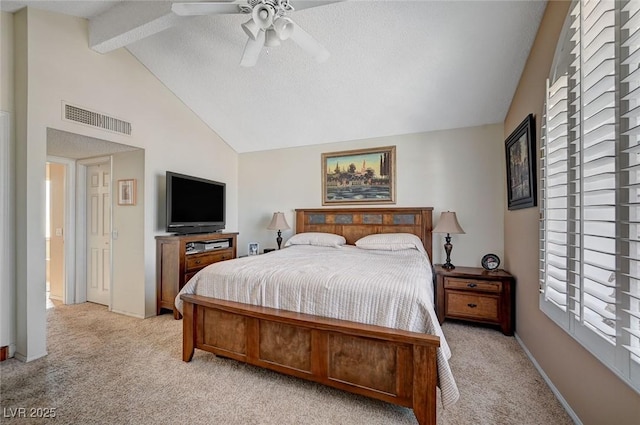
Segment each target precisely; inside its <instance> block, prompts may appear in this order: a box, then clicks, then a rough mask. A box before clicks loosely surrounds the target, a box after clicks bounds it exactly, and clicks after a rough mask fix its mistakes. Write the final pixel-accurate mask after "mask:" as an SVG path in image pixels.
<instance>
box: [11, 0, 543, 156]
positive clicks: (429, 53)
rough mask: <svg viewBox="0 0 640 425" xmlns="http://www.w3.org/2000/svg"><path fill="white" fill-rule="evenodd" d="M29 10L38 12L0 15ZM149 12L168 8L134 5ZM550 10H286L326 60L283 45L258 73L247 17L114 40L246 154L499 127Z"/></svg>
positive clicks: (497, 5)
mask: <svg viewBox="0 0 640 425" xmlns="http://www.w3.org/2000/svg"><path fill="white" fill-rule="evenodd" d="M24 3H30V5H31V6H33V7H41V6H42V5H41V4H32V3H40V2H6V1H3V2H2V6H1V7H2V10H10V9H9V8H10V7H13V8H15V7H16V6H17V5H19V4H24ZM44 3H46V5H45V6H46V7H47V8H48V9H49V10H52V9H53V10H58V11H60V12H62V13H68V14H73V15H76V16H85V17H88V18H90V26H91V24H95V25H94V27H97V26H98V25H97V21H100V22H99V23H100V24H101V25H102V28H101V30H102V31H103V32H104V31H105V29H104V28H105V26H106V25H109V21H108V20H107V19H106V18H105V15H108V14H109V10H108V9H109V8H110V7H112V5H113V4H114V3H118V6H120V7H121V6H123V4H125V3H128V2H121V3H120V2H101V1H98V2H75V3H77V4H76V6H77V7H78V9H77V10H78V11H77V12H74V5H73V3H74V2H55V1H53V2H52V1H47V2H44ZM88 3H92V4H93V6H94V7H95V9H94V10H91V8H90V7H88ZM152 3H156V6H157V5H158V4H163V5H165V7H166V5H167V4H168V5H169V6H170V3H171V2H151V1H147V2H142V3H137V5H138V6H137V8H138V9H140V8H141V7H142V8H151V7H152ZM56 4H59V6H60V7H59V8H56ZM63 5H64V7H63ZM545 5H546V3H545V2H543V1H483V0H476V1H345V2H339V3H334V4H329V5H325V6H321V7H315V8H310V9H305V10H301V11H298V12H293V13H292V14H291V15H290V16H291V18H292V19H293V20H294V21H295V22H296V23H297V24H299V25H300V26H301V27H302V28H304V29H305V30H306V31H307V32H308V33H309V34H311V35H312V36H313V37H315V38H316V39H317V40H318V41H319V42H320V43H322V44H323V45H324V46H325V47H326V48H327V49H328V50H329V51H330V52H331V57H330V58H329V60H328V61H326V62H324V63H321V64H318V63H316V62H315V61H314V60H313V59H312V58H311V57H310V56H308V55H307V53H305V52H304V51H303V50H301V49H300V48H299V47H298V46H296V45H295V44H293V43H292V42H291V41H285V42H283V43H282V45H281V46H280V47H275V48H270V49H269V50H268V51H266V50H263V52H262V53H261V55H260V58H259V60H258V64H257V65H256V66H255V67H254V68H243V67H240V66H239V61H240V58H241V56H242V51H243V48H244V44H245V42H246V35H245V34H244V32H243V31H242V29H241V27H240V24H242V23H243V22H244V21H246V20H247V16H246V15H215V16H199V17H190V18H184V17H178V18H176V17H175V16H172V17H171V19H173V20H171V21H170V22H169V21H168V20H167V19H165V20H164V21H162V24H161V25H160V24H156V25H155V26H154V28H155V29H154V30H153V31H148V33H149V34H148V35H145V36H144V37H141V36H140V35H139V32H140V31H138V33H135V32H133V31H132V33H135V34H133V35H130V34H129V33H125V32H124V31H121V32H122V33H124V34H125V35H124V36H123V39H124V41H122V44H123V45H125V46H126V48H127V49H129V51H130V52H131V53H132V54H133V55H135V56H136V57H137V58H138V60H140V62H141V63H143V64H144V65H145V66H146V67H147V68H148V69H149V70H150V71H151V72H152V73H154V74H155V75H156V76H157V77H158V78H159V79H160V80H161V81H162V82H163V83H164V84H165V85H166V86H167V87H168V88H169V89H170V90H171V91H173V93H175V94H176V96H178V97H179V98H180V99H181V100H182V101H183V102H184V103H185V104H186V105H187V106H188V107H189V108H191V109H192V110H193V111H194V112H195V113H196V114H197V115H198V116H200V118H201V119H202V120H203V121H204V122H205V123H207V124H208V125H209V126H210V127H211V128H212V129H213V130H214V131H215V132H216V133H217V134H219V135H220V136H221V137H222V138H223V139H224V140H225V141H226V142H227V143H228V144H229V145H230V146H232V147H233V148H234V149H235V150H236V151H237V152H250V151H258V150H266V149H275V148H285V147H293V146H302V145H310V144H318V143H331V142H338V141H345V140H355V139H363V138H372V137H380V136H392V135H399V134H408V133H417V132H424V131H433V130H442V129H450V128H460V127H470V126H476V125H482V124H490V123H497V122H502V121H503V120H504V117H505V115H506V112H507V109H508V107H509V104H510V102H511V98H512V97H513V94H514V91H515V88H516V86H517V84H518V81H519V79H520V75H521V73H522V69H523V68H524V64H525V61H526V59H527V57H528V54H529V50H530V47H531V45H532V43H533V39H534V37H535V35H536V32H537V29H538V26H539V23H540V20H541V18H542V13H543V11H544V8H545ZM81 6H82V10H81V9H80V7H81ZM80 10H81V11H80ZM105 11H107V13H106V14H105V13H104V12H105ZM101 14H102V15H101ZM122 15H123V14H122V13H121V14H120V16H119V18H118V21H117V22H116V21H114V23H113V25H112V26H119V25H122V21H123V17H122ZM132 15H134V14H133V13H127V14H126V15H125V16H126V17H127V18H126V19H129V16H132ZM166 16H167V15H165V17H166ZM126 19H125V20H126ZM131 21H132V22H133V21H135V16H134V17H131ZM105 22H106V24H105ZM132 25H133V24H132ZM136 25H138V22H136ZM153 32H155V33H153Z"/></svg>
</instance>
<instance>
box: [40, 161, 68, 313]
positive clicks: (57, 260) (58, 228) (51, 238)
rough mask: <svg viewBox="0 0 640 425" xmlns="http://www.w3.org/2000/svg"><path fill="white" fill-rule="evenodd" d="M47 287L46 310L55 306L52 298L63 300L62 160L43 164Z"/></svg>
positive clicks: (64, 213) (63, 168) (63, 210)
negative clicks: (44, 168) (44, 170)
mask: <svg viewBox="0 0 640 425" xmlns="http://www.w3.org/2000/svg"><path fill="white" fill-rule="evenodd" d="M45 173H46V174H45V175H46V208H47V214H46V224H45V236H46V241H45V243H46V247H45V253H46V288H47V297H46V300H47V309H49V308H53V307H54V306H55V304H54V301H58V302H65V296H64V281H65V247H64V245H65V242H64V234H65V227H66V226H65V223H64V218H65V215H66V212H65V205H64V204H65V202H64V201H65V196H64V191H65V174H66V166H65V165H64V164H61V163H56V162H47V164H46V172H45Z"/></svg>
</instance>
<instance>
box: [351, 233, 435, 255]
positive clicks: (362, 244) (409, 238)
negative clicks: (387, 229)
mask: <svg viewBox="0 0 640 425" xmlns="http://www.w3.org/2000/svg"><path fill="white" fill-rule="evenodd" d="M356 246H357V247H358V248H362V249H378V250H383V251H400V250H403V249H417V250H418V251H420V252H423V253H425V254H426V253H427V252H426V251H425V250H424V245H422V241H421V240H420V238H419V237H417V236H416V235H413V234H411V233H376V234H374V235H368V236H365V237H363V238H360V239H358V240H357V241H356Z"/></svg>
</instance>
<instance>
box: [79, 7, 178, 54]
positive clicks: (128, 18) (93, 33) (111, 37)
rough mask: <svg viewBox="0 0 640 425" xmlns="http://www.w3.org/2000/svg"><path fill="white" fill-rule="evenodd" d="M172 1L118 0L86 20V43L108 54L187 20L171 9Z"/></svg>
mask: <svg viewBox="0 0 640 425" xmlns="http://www.w3.org/2000/svg"><path fill="white" fill-rule="evenodd" d="M172 3H173V2H170V1H161V2H155V1H153V2H149V1H127V2H121V3H119V4H117V5H116V6H114V7H113V8H111V9H109V10H107V11H106V12H105V13H103V14H101V15H99V16H96V17H95V18H92V19H91V20H90V21H89V46H90V47H91V48H92V49H93V50H95V51H96V52H99V53H108V52H110V51H112V50H115V49H118V48H120V47H124V46H126V45H128V44H131V43H134V42H136V41H138V40H142V39H143V38H145V37H149V36H150V35H153V34H156V33H159V32H160V31H163V30H165V29H167V28H170V27H172V26H174V25H176V24H177V23H178V22H180V21H182V20H184V19H187V18H185V17H182V16H178V15H176V14H175V13H173V12H172V11H171V5H172Z"/></svg>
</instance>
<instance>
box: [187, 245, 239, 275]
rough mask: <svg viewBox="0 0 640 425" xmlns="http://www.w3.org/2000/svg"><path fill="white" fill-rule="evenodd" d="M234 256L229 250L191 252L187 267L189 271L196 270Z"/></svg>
mask: <svg viewBox="0 0 640 425" xmlns="http://www.w3.org/2000/svg"><path fill="white" fill-rule="evenodd" d="M231 258H233V254H232V253H231V252H230V251H229V250H226V249H225V250H224V251H214V252H207V253H202V254H190V255H187V259H186V268H187V271H196V270H199V269H201V268H203V267H205V266H208V265H209V264H213V263H217V262H218V261H224V260H229V259H231Z"/></svg>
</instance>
